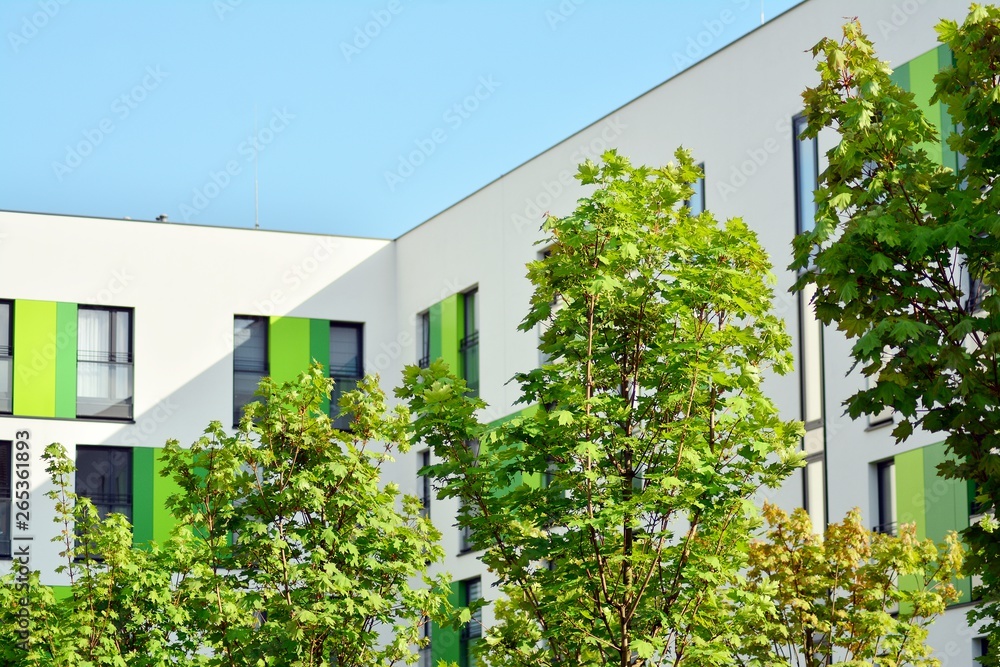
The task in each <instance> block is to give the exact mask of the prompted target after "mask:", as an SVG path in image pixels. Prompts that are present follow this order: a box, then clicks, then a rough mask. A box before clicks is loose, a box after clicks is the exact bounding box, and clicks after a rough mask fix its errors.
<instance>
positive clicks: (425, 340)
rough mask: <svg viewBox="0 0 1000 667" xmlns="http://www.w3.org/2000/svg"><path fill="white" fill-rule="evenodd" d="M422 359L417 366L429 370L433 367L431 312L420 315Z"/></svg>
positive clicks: (418, 360)
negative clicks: (429, 367)
mask: <svg viewBox="0 0 1000 667" xmlns="http://www.w3.org/2000/svg"><path fill="white" fill-rule="evenodd" d="M419 317H420V338H419V340H420V358H419V359H417V365H418V366H420V367H421V368H427V367H428V366H430V365H431V313H430V311H429V310H427V311H424V312H422V313H420V315H419Z"/></svg>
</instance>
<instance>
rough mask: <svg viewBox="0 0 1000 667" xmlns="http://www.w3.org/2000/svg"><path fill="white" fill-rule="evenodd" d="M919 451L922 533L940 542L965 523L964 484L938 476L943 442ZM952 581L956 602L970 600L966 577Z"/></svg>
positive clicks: (966, 512)
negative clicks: (921, 461)
mask: <svg viewBox="0 0 1000 667" xmlns="http://www.w3.org/2000/svg"><path fill="white" fill-rule="evenodd" d="M923 452H924V498H925V501H924V507H925V509H924V514H925V519H926V521H927V528H926V534H927V537H928V538H930V539H932V540H934V541H935V542H937V543H941V542H943V541H944V538H945V535H947V534H948V532H949V531H952V530H955V531H959V530H962V529H964V528H966V527H968V525H969V505H968V497H969V496H968V484H967V483H966V482H965V481H964V480H956V479H944V478H943V477H941V476H939V475H938V465H939V464H941V463H942V462H943V461H944V460H945V459H946V458H947V454H946V452H945V446H944V443H943V442H941V443H938V444H936V445H930V446H929V447H924V449H923ZM952 583H953V584H954V585H955V588H956V589H958V592H959V595H961V598H960V599H959V602H968V601H969V600H971V599H972V596H971V593H972V587H971V582H970V581H969V580H968V579H957V580H955V581H954V582H952Z"/></svg>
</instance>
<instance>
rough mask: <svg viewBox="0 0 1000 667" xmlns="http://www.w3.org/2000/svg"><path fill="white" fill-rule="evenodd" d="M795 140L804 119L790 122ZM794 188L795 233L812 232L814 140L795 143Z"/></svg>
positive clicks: (804, 126) (815, 152) (815, 153)
mask: <svg viewBox="0 0 1000 667" xmlns="http://www.w3.org/2000/svg"><path fill="white" fill-rule="evenodd" d="M792 127H793V130H794V132H795V136H796V138H797V137H798V136H799V135H800V134H801V133H802V131H803V130H805V128H806V119H805V118H796V119H794V120H793V122H792ZM795 147H796V151H795V168H796V170H797V172H796V174H795V187H796V199H797V210H796V232H797V233H799V234H801V233H803V232H808V231H812V229H813V228H814V227H815V226H816V203H815V202H814V201H813V196H814V194H813V193H814V192H815V190H816V181H817V178H818V175H817V173H816V172H817V167H816V164H817V163H816V160H817V157H818V156H817V152H818V151H817V146H816V139H799V140H798V141H796V143H795Z"/></svg>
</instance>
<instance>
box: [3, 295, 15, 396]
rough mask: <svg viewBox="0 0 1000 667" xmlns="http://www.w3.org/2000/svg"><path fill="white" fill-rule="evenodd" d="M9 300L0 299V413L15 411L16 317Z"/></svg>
mask: <svg viewBox="0 0 1000 667" xmlns="http://www.w3.org/2000/svg"><path fill="white" fill-rule="evenodd" d="M12 311H13V307H12V305H11V303H10V302H9V301H0V413H4V414H10V413H11V412H13V411H14V346H13V338H14V327H13V324H14V318H12V317H11V312H12Z"/></svg>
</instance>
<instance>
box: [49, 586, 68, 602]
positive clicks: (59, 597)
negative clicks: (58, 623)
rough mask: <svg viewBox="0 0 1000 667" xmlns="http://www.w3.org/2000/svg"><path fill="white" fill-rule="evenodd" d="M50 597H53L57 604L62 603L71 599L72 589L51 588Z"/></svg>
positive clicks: (62, 587)
mask: <svg viewBox="0 0 1000 667" xmlns="http://www.w3.org/2000/svg"><path fill="white" fill-rule="evenodd" d="M52 595H53V596H55V598H56V601H57V602H62V601H63V600H68V599H69V598H71V597H73V589H72V587H70V586H53V587H52Z"/></svg>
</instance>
